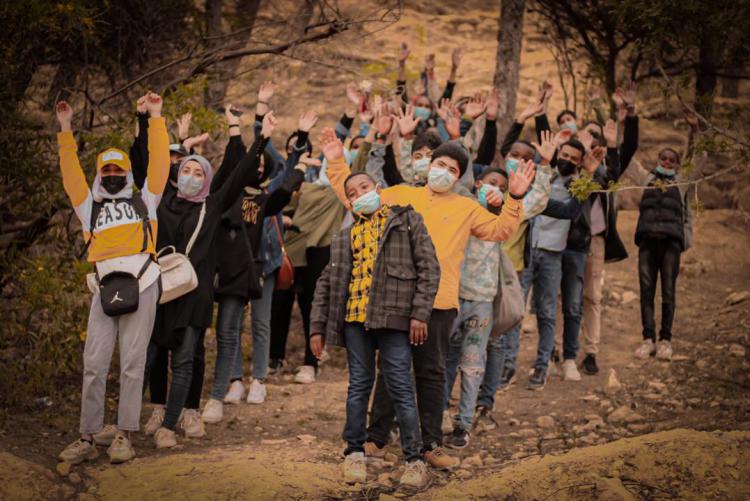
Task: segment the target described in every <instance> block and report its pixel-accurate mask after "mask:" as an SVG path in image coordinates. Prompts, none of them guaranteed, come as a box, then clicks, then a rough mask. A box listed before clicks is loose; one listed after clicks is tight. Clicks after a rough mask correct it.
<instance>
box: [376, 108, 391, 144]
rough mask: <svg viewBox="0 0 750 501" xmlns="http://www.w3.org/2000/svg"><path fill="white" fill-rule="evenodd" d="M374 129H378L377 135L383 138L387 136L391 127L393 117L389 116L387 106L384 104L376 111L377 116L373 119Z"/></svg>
mask: <svg viewBox="0 0 750 501" xmlns="http://www.w3.org/2000/svg"><path fill="white" fill-rule="evenodd" d="M375 127H376V128H377V129H378V134H381V135H383V136H386V135H388V134H389V133H390V132H391V128H392V127H393V116H392V115H391V113H390V111H389V109H388V104H387V103H384V104H383V105H382V106H381V107H380V109H379V110H378V114H377V116H376V117H375Z"/></svg>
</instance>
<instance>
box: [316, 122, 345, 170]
mask: <svg viewBox="0 0 750 501" xmlns="http://www.w3.org/2000/svg"><path fill="white" fill-rule="evenodd" d="M320 149H321V151H322V152H323V155H325V157H326V158H327V159H328V161H329V162H330V161H332V160H337V159H339V158H341V157H343V156H344V145H343V144H341V140H339V138H337V137H336V132H334V130H333V129H332V128H331V127H324V128H323V131H322V132H321V133H320Z"/></svg>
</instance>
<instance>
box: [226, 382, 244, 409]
mask: <svg viewBox="0 0 750 501" xmlns="http://www.w3.org/2000/svg"><path fill="white" fill-rule="evenodd" d="M244 396H245V385H244V384H242V381H240V380H239V379H238V380H236V381H232V384H230V385H229V391H228V392H227V394H226V395H224V403H225V404H235V405H236V404H239V403H241V402H242V398H243V397H244Z"/></svg>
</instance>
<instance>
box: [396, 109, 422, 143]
mask: <svg viewBox="0 0 750 501" xmlns="http://www.w3.org/2000/svg"><path fill="white" fill-rule="evenodd" d="M398 112H399V118H398V120H397V123H398V130H399V132H400V133H401V137H405V138H410V137H411V136H412V135H413V134H414V129H416V128H417V125H418V124H419V118H415V117H414V106H412V105H411V104H410V105H408V106H407V107H406V113H404V110H402V109H401V107H400V106H399V107H398Z"/></svg>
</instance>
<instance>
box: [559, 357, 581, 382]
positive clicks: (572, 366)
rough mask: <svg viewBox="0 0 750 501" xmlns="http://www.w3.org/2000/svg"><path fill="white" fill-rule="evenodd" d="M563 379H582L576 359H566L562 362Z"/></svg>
mask: <svg viewBox="0 0 750 501" xmlns="http://www.w3.org/2000/svg"><path fill="white" fill-rule="evenodd" d="M562 373H563V381H580V380H581V373H580V372H578V367H576V361H575V360H566V361H564V362H563V364H562Z"/></svg>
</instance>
